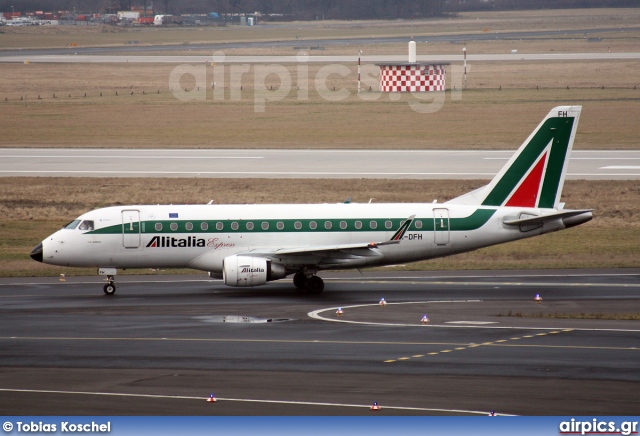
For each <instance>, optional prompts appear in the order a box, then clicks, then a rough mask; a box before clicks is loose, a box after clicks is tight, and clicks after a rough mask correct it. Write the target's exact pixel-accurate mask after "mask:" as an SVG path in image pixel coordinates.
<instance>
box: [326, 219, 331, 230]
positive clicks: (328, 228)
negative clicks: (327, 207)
mask: <svg viewBox="0 0 640 436" xmlns="http://www.w3.org/2000/svg"><path fill="white" fill-rule="evenodd" d="M324 228H325V229H327V230H331V221H325V222H324Z"/></svg>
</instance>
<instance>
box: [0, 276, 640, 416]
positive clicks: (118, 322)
mask: <svg viewBox="0 0 640 436" xmlns="http://www.w3.org/2000/svg"><path fill="white" fill-rule="evenodd" d="M323 277H324V278H325V281H326V288H325V292H324V293H323V294H321V295H319V296H309V295H306V294H304V293H299V292H297V291H296V290H295V288H294V287H293V285H292V284H291V283H290V282H289V281H288V280H283V281H279V282H274V283H271V284H269V285H267V286H264V287H259V288H250V289H234V288H229V287H225V286H224V285H223V284H222V283H221V282H219V281H211V280H208V279H207V278H206V276H200V275H198V276H120V277H119V288H118V293H117V294H116V295H115V296H113V297H107V296H105V295H104V294H102V290H101V288H102V285H101V282H100V280H99V279H98V278H97V277H70V278H68V279H67V281H66V282H60V281H59V280H58V279H57V278H38V279H33V278H22V279H21V278H7V279H1V280H0V312H1V316H0V349H1V350H2V353H0V392H2V394H1V395H0V408H2V410H3V411H4V413H5V414H8V415H24V414H31V415H33V414H39V415H46V414H63V415H84V414H97V415H120V414H136V415H156V414H178V415H191V414H212V415H218V414H219V415H352V414H358V415H360V414H368V413H370V411H369V406H370V405H371V404H372V403H373V401H377V402H378V403H379V404H380V405H381V406H382V411H381V412H382V413H383V414H392V415H407V414H420V415H424V414H485V413H487V411H489V410H495V411H496V412H498V413H503V414H527V415H589V414H596V415H608V414H611V415H619V414H623V415H625V414H626V415H633V414H635V413H636V412H637V410H638V408H639V407H640V398H639V397H638V395H637V392H638V388H639V387H640V371H639V370H638V365H637V362H638V359H639V358H640V354H639V353H640V345H639V344H640V341H639V339H640V322H639V321H621V320H615V319H610V320H589V319H561V318H557V317H556V316H559V314H574V315H576V316H578V317H580V316H579V314H581V313H582V314H584V313H586V314H589V313H594V314H595V313H601V314H608V315H612V314H624V313H629V312H633V311H634V308H637V307H638V301H639V299H640V292H639V291H640V281H639V278H640V270H639V269H632V270H600V271H596V270H584V271H512V272H505V271H493V272H460V273H457V272H448V273H442V272H440V273H429V272H424V273H423V272H420V273H418V272H406V273H394V272H391V271H388V272H387V271H382V272H366V273H365V274H364V275H359V274H358V273H355V274H353V273H327V274H323ZM536 293H539V294H540V295H541V296H542V298H543V300H542V302H541V303H535V302H534V300H533V297H534V295H535V294H536ZM381 298H385V300H386V301H387V305H386V306H384V307H382V306H380V305H379V300H380V299H381ZM338 307H341V308H342V309H343V311H344V314H343V315H341V316H338V315H337V314H336V311H337V308H338ZM636 312H637V311H636ZM424 314H427V315H428V317H429V323H427V324H423V323H422V322H421V318H422V316H423V315H424ZM547 316H548V317H547ZM210 393H214V394H215V396H216V397H217V398H218V402H216V403H215V404H211V403H207V402H206V401H205V400H206V398H207V397H208V396H209V394H210Z"/></svg>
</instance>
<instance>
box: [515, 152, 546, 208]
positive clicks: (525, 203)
mask: <svg viewBox="0 0 640 436" xmlns="http://www.w3.org/2000/svg"><path fill="white" fill-rule="evenodd" d="M546 161H547V153H545V154H544V156H542V159H540V160H539V161H538V163H537V164H536V166H535V167H534V168H533V170H532V171H531V172H530V173H529V175H528V176H527V178H526V179H525V180H524V181H523V182H522V184H521V185H520V187H519V188H518V189H517V190H516V192H514V193H513V194H512V195H511V198H510V199H509V200H508V201H507V204H505V206H515V207H536V202H537V200H538V193H539V192H540V182H541V180H542V174H543V171H544V164H545V162H546Z"/></svg>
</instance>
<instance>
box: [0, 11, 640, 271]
mask: <svg viewBox="0 0 640 436" xmlns="http://www.w3.org/2000/svg"><path fill="white" fill-rule="evenodd" d="M638 25H640V10H638V9H628V10H620V9H614V10H605V9H590V10H583V11H533V12H527V13H523V12H521V11H520V12H514V13H490V14H487V13H481V14H475V13H474V14H471V13H470V14H461V15H460V16H457V17H452V18H450V19H449V18H448V19H438V20H429V21H424V22H422V21H421V22H418V21H416V22H413V23H409V26H410V29H407V22H402V21H398V22H366V23H365V22H363V23H339V22H325V23H319V22H318V23H286V24H282V25H270V26H264V27H259V28H254V29H249V28H231V27H229V28H219V29H137V30H136V29H133V30H122V29H106V30H104V29H99V28H85V29H82V28H56V29H54V28H37V29H25V28H13V29H8V28H6V29H2V33H1V34H0V48H9V47H17V46H19V47H53V46H67V45H69V44H70V43H71V42H75V43H77V44H78V45H80V46H83V45H84V46H90V45H121V44H125V43H126V42H127V41H130V40H138V41H139V42H140V43H141V44H143V43H147V44H149V43H153V44H156V43H159V44H169V43H182V42H199V41H208V42H214V41H217V42H220V41H222V42H224V41H240V40H269V39H285V38H293V39H295V37H296V36H298V37H299V38H300V39H299V41H300V44H301V45H303V44H304V39H305V38H312V37H323V38H327V37H329V38H339V37H346V36H362V37H366V36H372V35H390V36H391V35H406V34H407V31H408V30H409V31H410V32H413V33H414V34H415V35H424V36H425V39H426V40H428V35H432V34H436V33H461V32H482V33H485V32H493V31H508V30H526V29H531V30H536V29H558V28H563V29H582V28H611V27H621V28H625V27H630V26H638ZM52 29H53V30H52ZM103 30H104V31H103ZM138 30H139V31H138ZM112 31H113V32H112ZM590 36H592V35H590ZM601 36H602V37H603V40H602V42H588V41H587V40H585V39H584V38H577V37H556V38H551V39H547V38H539V39H535V40H526V41H519V40H511V41H483V42H473V43H469V44H468V45H467V48H468V49H469V52H470V53H505V52H510V50H512V49H517V50H518V51H519V53H522V52H529V53H551V52H581V51H606V50H612V51H636V50H637V47H638V45H637V44H638V41H639V40H640V33H639V32H634V31H632V32H628V31H621V32H616V33H606V34H604V33H603V34H602V35H601ZM421 39H422V38H418V40H419V41H420V40H421ZM461 47H462V46H461V45H459V44H448V43H447V44H429V43H420V45H419V50H418V52H419V54H426V53H425V51H426V50H429V52H430V53H442V54H444V53H459V52H460V50H461ZM358 49H363V51H364V53H365V54H381V53H388V54H399V53H405V52H406V47H405V46H404V44H403V45H400V44H395V45H394V44H391V45H363V46H362V47H353V46H328V47H327V49H326V51H323V52H322V53H321V54H354V55H355V53H356V52H357V50H358ZM422 50H425V51H422ZM293 53H295V52H294V51H293V50H292V47H290V48H284V49H282V48H280V49H274V50H271V49H269V50H262V51H256V50H254V49H243V50H235V51H231V52H227V53H226V54H231V55H232V54H293ZM180 54H184V52H181V53H180ZM203 54H206V53H203ZM638 66H639V65H638V62H636V61H611V62H597V61H592V62H583V61H573V62H557V63H556V62H548V63H542V62H526V61H522V62H518V61H516V62H505V63H499V62H486V63H475V64H474V63H470V72H469V80H468V88H467V89H465V90H464V91H463V92H462V93H458V92H457V91H458V89H459V88H458V87H457V85H456V83H457V84H459V83H460V82H459V81H458V82H456V79H455V78H454V76H455V71H454V69H455V68H458V70H457V71H459V67H460V65H452V66H451V67H450V70H449V71H450V74H449V78H448V86H449V87H450V88H452V87H453V86H456V92H451V91H447V92H446V93H444V94H440V96H444V104H443V105H442V106H441V108H440V109H439V110H437V111H435V112H433V113H420V112H417V111H415V110H413V109H412V108H411V107H410V103H416V102H417V100H416V97H414V96H412V95H406V94H403V95H397V94H394V95H393V97H392V96H390V95H388V94H381V93H378V92H375V91H373V92H369V91H368V88H367V87H368V86H372V87H374V89H375V87H376V86H377V80H376V78H375V77H373V76H370V77H368V78H366V79H365V89H367V91H366V92H364V93H363V94H361V95H360V96H358V95H357V94H356V92H355V91H356V65H355V62H354V63H353V64H349V65H347V67H348V68H349V71H350V74H348V75H346V76H344V77H342V76H341V75H340V74H333V75H331V76H329V77H328V78H327V80H326V83H325V84H326V86H327V87H328V89H332V88H333V87H336V89H337V90H341V89H343V90H347V91H348V92H349V93H350V95H349V96H348V97H346V98H344V99H342V100H338V101H330V100H329V99H328V98H327V93H326V92H325V93H321V92H318V91H317V89H316V87H315V85H314V83H315V82H314V78H316V77H317V76H318V71H319V69H320V68H321V67H322V66H321V65H315V64H311V65H309V72H308V75H307V76H305V79H307V80H309V82H308V83H310V84H311V87H310V91H309V94H308V98H303V99H299V97H298V96H299V94H298V92H297V86H298V84H299V83H306V82H305V81H304V80H302V81H301V80H299V77H298V70H297V66H295V65H294V66H287V68H288V69H287V74H289V75H290V77H291V80H292V88H291V90H290V91H289V93H288V94H287V95H286V96H284V97H283V98H282V99H281V100H279V101H273V102H270V101H268V102H267V103H266V107H265V111H264V112H257V111H256V107H255V100H256V96H266V97H269V96H273V95H274V94H269V92H270V91H265V90H262V91H260V90H259V89H256V83H255V80H254V74H253V73H254V70H253V68H252V69H251V70H250V71H249V72H248V73H247V74H245V75H244V77H243V79H242V80H241V81H234V80H231V76H230V67H225V68H226V76H225V79H224V99H218V100H216V99H214V98H213V94H212V91H211V90H210V89H209V90H207V91H206V95H205V99H204V100H203V101H188V102H184V101H180V100H179V99H177V98H176V97H175V96H174V95H173V94H172V93H171V92H170V89H169V87H170V84H169V77H170V74H171V71H172V70H173V68H174V67H175V66H174V65H167V64H160V65H149V64H133V63H132V64H104V65H98V64H37V63H28V64H26V63H20V64H2V66H1V68H0V111H1V113H2V116H1V117H0V132H1V134H0V147H123V148H125V147H126V148H162V147H171V148H180V147H183V148H345V149H346V148H358V149H367V148H382V149H390V148H401V149H474V148H475V149H509V150H515V149H516V148H517V147H518V146H519V145H520V143H522V141H523V140H524V139H525V138H526V136H527V135H528V134H529V133H530V132H531V131H532V129H533V128H534V127H535V126H536V125H537V124H538V123H539V121H540V120H541V119H542V117H543V116H544V115H546V114H547V113H548V111H549V109H550V108H552V107H553V106H556V105H564V104H582V105H583V106H584V109H583V112H582V116H581V120H580V126H579V128H578V134H577V137H576V142H575V148H576V149H605V150H606V149H637V148H638V137H639V133H640V131H639V128H638V119H640V109H639V108H640V106H639V103H640V73H639V71H640V69H639V68H638ZM198 67H202V68H204V69H205V81H204V83H205V86H206V84H207V83H210V82H211V81H213V80H216V81H217V82H218V83H221V82H223V80H222V79H221V78H220V77H217V78H214V77H213V74H212V69H211V67H210V66H209V67H207V66H205V65H202V66H198ZM459 78H460V77H459V76H458V79H459ZM257 85H258V87H257V88H260V87H262V88H266V87H273V88H274V89H276V90H277V89H278V88H279V87H281V86H283V83H282V82H281V79H280V78H279V77H277V76H276V75H270V76H267V78H266V80H265V81H264V83H261V82H258V84H257ZM452 85H453V86H452ZM179 86H180V88H186V89H187V90H191V89H193V88H194V87H195V86H197V83H196V82H195V80H194V79H193V77H190V76H184V77H183V79H182V80H181V81H180V82H179ZM240 86H242V89H240ZM603 87H604V88H603ZM220 88H221V86H219V87H218V89H220ZM276 92H277V91H276ZM101 93H102V95H100V94H101ZM116 93H118V95H117V96H116ZM54 94H55V96H56V98H53V95H54ZM85 95H86V96H85ZM331 96H335V94H331V91H329V97H331ZM236 97H237V98H236ZM395 97H398V99H395ZM429 97H431V96H429ZM458 97H459V98H458ZM438 98H439V97H438ZM456 98H458V99H456ZM481 184H482V182H480V181H441V180H424V181H423V180H412V181H402V180H350V181H348V182H346V181H340V180H339V181H331V180H297V181H292V180H256V179H250V180H238V179H229V180H225V179H171V180H169V181H167V180H159V179H151V180H149V179H144V180H143V179H81V178H0V217H1V219H0V249H1V250H0V276H9V275H27V276H28V275H56V274H59V273H62V272H64V273H67V274H69V273H72V271H69V270H64V271H63V270H61V269H60V268H54V267H50V266H45V265H41V264H38V263H36V262H33V261H32V260H31V259H29V257H28V253H29V252H30V251H31V249H32V248H33V247H34V246H35V245H36V244H37V243H38V242H39V241H40V240H41V239H42V238H44V237H46V236H47V235H49V234H50V233H52V232H53V231H55V230H56V229H58V228H59V227H60V226H62V225H63V224H65V223H66V222H68V221H70V220H71V219H73V218H74V217H76V216H77V215H79V214H81V213H83V212H85V211H87V210H90V209H93V208H96V207H101V206H107V205H118V204H135V203H206V202H208V201H209V200H210V199H211V198H215V199H216V201H217V202H218V203H227V202H241V203H265V202H274V203H281V202H294V203H302V202H308V201H311V202H337V201H341V200H342V199H344V198H346V197H349V196H352V197H353V198H354V201H367V200H368V199H369V198H371V197H375V198H376V201H379V202H384V201H402V202H421V201H432V200H433V199H434V198H438V199H439V200H440V201H444V200H446V199H448V198H452V197H455V196H457V195H459V194H461V193H463V192H467V191H469V190H471V189H474V188H475V187H478V186H480V185H481ZM150 186H151V188H149V187H150ZM416 192H419V193H420V196H417V197H416V194H415V193H416ZM563 200H564V201H566V202H567V207H568V208H582V207H585V208H595V209H597V211H596V213H595V218H594V220H593V221H591V222H590V223H587V224H585V225H583V226H580V227H577V228H575V229H570V230H568V231H565V232H560V233H556V234H551V235H546V236H543V237H540V238H534V239H531V240H526V241H521V242H518V243H514V244H507V245H502V246H497V247H493V248H488V249H485V250H480V251H478V252H474V253H468V254H463V255H459V256H455V257H452V258H445V259H440V260H438V259H436V260H434V261H430V262H422V263H417V264H412V265H407V266H400V267H396V268H398V269H416V268H417V269H458V268H470V269H498V268H500V269H502V268H558V267H560V268H580V267H637V266H638V264H639V261H640V248H639V244H638V243H637V241H638V240H640V207H638V204H640V188H639V187H638V183H637V182H634V181H629V182H623V181H619V182H618V181H570V182H567V184H566V186H565V193H564V196H563ZM92 272H93V271H86V270H76V273H92Z"/></svg>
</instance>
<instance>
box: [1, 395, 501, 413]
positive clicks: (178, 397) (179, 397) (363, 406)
mask: <svg viewBox="0 0 640 436" xmlns="http://www.w3.org/2000/svg"><path fill="white" fill-rule="evenodd" d="M0 392H23V393H30V394H58V395H93V396H102V397H131V398H157V399H168V400H197V401H202V402H205V401H206V397H190V396H185V395H152V394H126V393H118V392H83V391H56V390H44V389H5V388H0ZM216 399H217V400H218V401H229V402H232V401H233V402H244V403H264V404H287V405H296V406H318V407H352V408H360V409H365V410H366V409H369V408H370V407H371V404H346V403H320V402H312V401H285V400H257V399H251V398H222V397H216ZM380 407H381V408H382V409H391V410H415V411H423V412H440V413H467V414H471V415H486V414H487V412H486V411H479V410H461V409H432V408H426V407H401V406H387V405H384V404H380ZM502 415H503V416H514V415H504V414H502Z"/></svg>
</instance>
